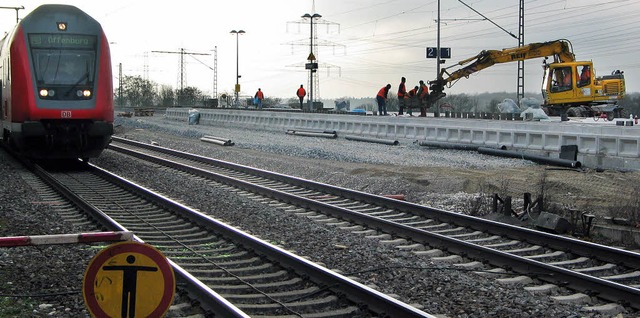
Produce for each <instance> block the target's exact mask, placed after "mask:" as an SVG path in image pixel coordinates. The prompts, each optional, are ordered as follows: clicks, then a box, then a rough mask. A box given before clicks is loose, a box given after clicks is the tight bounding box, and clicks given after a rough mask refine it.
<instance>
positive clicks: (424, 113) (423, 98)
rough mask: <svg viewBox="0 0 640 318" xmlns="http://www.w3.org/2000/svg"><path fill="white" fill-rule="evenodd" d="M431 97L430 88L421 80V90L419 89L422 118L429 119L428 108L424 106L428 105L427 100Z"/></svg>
mask: <svg viewBox="0 0 640 318" xmlns="http://www.w3.org/2000/svg"><path fill="white" fill-rule="evenodd" d="M428 96H429V87H427V84H425V83H424V81H423V80H420V88H419V89H418V98H420V117H427V107H426V105H423V103H426V99H427V97H428Z"/></svg>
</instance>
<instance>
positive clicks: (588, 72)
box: [580, 69, 591, 82]
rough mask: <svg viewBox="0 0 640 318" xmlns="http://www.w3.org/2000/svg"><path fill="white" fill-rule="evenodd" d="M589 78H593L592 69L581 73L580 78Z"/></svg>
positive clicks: (582, 79) (583, 79) (584, 79)
mask: <svg viewBox="0 0 640 318" xmlns="http://www.w3.org/2000/svg"><path fill="white" fill-rule="evenodd" d="M589 78H591V71H590V70H588V69H587V70H584V72H582V74H580V80H581V81H584V82H586V81H588V80H589Z"/></svg>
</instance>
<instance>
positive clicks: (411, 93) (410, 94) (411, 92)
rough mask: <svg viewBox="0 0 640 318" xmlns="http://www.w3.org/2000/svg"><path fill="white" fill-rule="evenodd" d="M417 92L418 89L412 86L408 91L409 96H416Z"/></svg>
mask: <svg viewBox="0 0 640 318" xmlns="http://www.w3.org/2000/svg"><path fill="white" fill-rule="evenodd" d="M417 92H418V90H417V89H415V88H414V89H412V90H410V91H409V96H416V93H417Z"/></svg>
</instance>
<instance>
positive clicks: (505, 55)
mask: <svg viewBox="0 0 640 318" xmlns="http://www.w3.org/2000/svg"><path fill="white" fill-rule="evenodd" d="M547 56H553V57H554V62H573V61H575V55H574V54H573V52H572V49H571V43H570V42H569V41H567V40H557V41H550V42H542V43H531V44H527V45H524V46H521V47H515V48H508V49H503V50H483V51H482V52H480V53H479V54H478V55H476V56H473V57H471V58H468V59H466V60H462V61H460V62H458V63H457V64H456V65H454V66H451V67H448V68H443V69H442V70H441V71H440V74H438V78H437V79H436V80H434V81H430V82H429V85H430V91H431V92H430V94H429V102H430V103H433V102H435V101H436V100H438V99H440V98H442V97H444V96H445V95H446V94H444V88H445V86H447V87H451V86H452V85H453V84H454V83H455V81H457V80H459V79H461V78H463V77H464V78H468V77H469V75H471V74H473V73H475V72H478V71H480V70H482V69H485V68H487V67H490V66H492V65H494V64H498V63H507V62H514V61H524V60H528V59H533V58H539V57H547ZM458 66H461V67H460V68H458V69H456V70H454V71H449V69H451V68H454V67H458Z"/></svg>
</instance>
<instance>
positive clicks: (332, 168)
mask: <svg viewBox="0 0 640 318" xmlns="http://www.w3.org/2000/svg"><path fill="white" fill-rule="evenodd" d="M116 123H117V125H118V127H117V129H116V134H117V135H118V136H120V137H126V138H130V139H134V140H138V141H142V142H149V143H150V142H154V143H157V144H159V145H161V146H165V147H168V148H175V149H179V150H184V151H188V152H194V153H198V154H201V155H204V156H209V157H213V158H216V159H221V160H227V161H232V162H237V163H242V164H246V165H251V166H256V167H259V168H263V169H267V170H271V171H276V172H281V173H286V174H291V175H295V176H299V177H303V178H307V179H312V180H316V181H320V182H326V183H330V184H334V185H338V186H343V187H347V188H353V189H357V190H361V191H365V192H370V193H375V194H404V195H406V197H407V199H408V200H409V201H412V202H416V203H421V204H429V205H432V206H436V207H441V208H445V209H448V210H456V209H458V210H467V209H468V204H469V202H476V201H478V200H481V199H480V198H479V196H478V192H479V191H478V189H481V188H483V187H485V186H487V185H485V184H483V183H482V182H481V181H476V180H482V179H483V178H484V179H492V178H495V180H498V181H500V180H501V179H500V178H499V176H498V177H496V176H495V175H496V171H508V172H510V173H514V174H518V173H520V172H521V171H524V170H527V169H529V170H537V172H540V171H542V170H540V167H539V166H537V165H534V164H532V163H531V162H528V161H523V160H516V159H505V158H494V157H490V156H482V155H478V154H472V153H468V152H464V151H449V150H437V149H426V148H424V147H420V146H418V145H416V144H414V143H412V142H411V141H406V140H405V141H401V143H400V146H389V145H381V144H373V143H362V142H353V141H346V140H344V139H342V138H338V139H337V140H329V139H324V138H310V137H300V136H291V135H286V134H285V132H282V131H269V130H254V129H249V128H247V127H236V128H234V127H215V126H214V127H207V126H199V125H192V126H189V125H187V123H186V121H185V122H174V121H167V120H165V119H164V118H162V117H161V116H155V117H142V118H118V119H117V121H116ZM204 135H213V136H221V137H226V138H230V139H231V140H232V141H233V142H234V143H235V146H231V147H222V146H216V145H212V144H208V143H203V142H200V141H199V139H198V138H200V137H202V136H204ZM92 162H93V163H95V164H96V165H98V166H101V167H104V168H105V169H108V170H110V171H113V172H114V173H116V174H119V175H122V176H124V177H126V178H130V179H133V180H134V181H135V182H137V183H139V184H141V185H144V186H146V187H148V188H150V189H152V190H154V191H158V192H160V193H163V194H165V195H168V196H170V197H172V198H174V199H176V200H178V201H181V202H183V203H185V204H187V205H189V206H192V207H194V208H196V209H198V210H200V211H202V212H204V213H208V214H210V215H212V216H214V217H216V218H218V219H220V220H223V221H225V222H228V223H230V224H232V225H234V226H237V227H240V228H242V229H243V230H245V231H247V232H250V233H252V234H254V235H256V236H258V237H260V238H262V239H264V240H267V241H269V242H271V243H273V244H277V245H280V246H282V247H284V248H286V249H288V250H291V251H294V252H295V253H297V254H299V255H303V256H307V257H309V258H310V259H311V260H313V261H315V262H319V263H322V264H324V265H325V266H326V267H328V268H330V269H335V270H339V271H340V272H342V273H344V274H347V275H349V276H354V277H356V278H357V279H358V280H360V281H361V282H362V283H365V284H367V285H371V286H374V287H376V288H377V289H379V290H381V291H382V292H385V293H388V294H393V295H397V296H398V297H399V299H400V300H402V301H404V302H407V303H411V304H416V305H418V306H419V307H421V308H423V310H424V311H426V312H429V313H432V314H442V315H446V316H449V317H552V316H557V317H599V315H598V314H595V313H587V312H584V311H582V310H581V309H580V307H577V306H571V305H560V304H558V303H556V302H554V301H553V300H551V299H550V298H548V297H544V296H532V295H530V294H528V293H527V292H526V291H524V290H523V289H522V286H513V287H511V286H503V285H501V284H499V283H497V282H496V281H495V279H493V278H491V277H484V276H480V275H476V274H473V273H469V272H467V271H463V270H458V269H454V268H453V266H450V265H445V264H436V263H432V262H431V261H430V260H429V259H428V258H416V257H414V256H413V255H412V254H410V253H409V252H403V251H398V250H397V249H395V248H393V247H392V246H387V245H382V244H379V243H378V241H377V240H375V239H367V238H365V237H363V236H361V235H355V234H351V233H349V232H346V231H343V230H340V229H337V228H335V227H332V226H328V225H325V224H319V223H314V222H310V221H308V220H307V219H306V218H304V217H303V216H298V215H295V214H291V213H289V212H285V211H283V210H280V209H277V208H273V207H269V206H268V205H265V204H262V203H258V202H255V201H252V200H251V199H248V198H246V197H243V196H238V195H234V194H230V193H229V192H228V191H226V190H225V189H224V187H220V186H219V185H216V184H211V183H207V182H205V181H202V180H199V179H193V178H190V177H188V176H185V175H183V174H179V173H175V172H171V171H169V170H163V169H160V170H159V169H158V167H157V166H155V165H151V164H140V163H135V162H134V161H133V160H132V159H130V158H128V157H126V156H123V155H119V154H115V153H113V152H110V151H106V152H105V153H103V155H102V156H101V157H100V158H98V159H95V160H92ZM0 169H1V170H0V171H2V177H0V178H3V179H2V181H4V182H5V184H11V187H6V189H4V190H3V192H2V200H1V201H0V203H1V204H2V209H0V234H1V235H3V236H8V235H34V234H50V233H74V232H82V231H85V230H87V229H81V228H80V229H79V228H74V227H73V226H71V225H69V224H67V223H65V222H62V221H61V220H60V219H59V218H56V217H52V216H53V215H55V211H53V210H52V209H51V207H49V206H46V205H42V204H37V201H38V200H39V199H38V198H37V197H38V196H37V193H34V191H33V189H31V187H30V185H29V184H28V183H27V182H25V181H24V177H23V176H22V175H21V172H20V169H19V168H18V167H16V166H15V165H13V164H11V163H10V162H8V161H6V160H3V161H2V165H1V167H0ZM454 170H455V171H457V172H456V173H451V171H454ZM159 172H160V173H159ZM460 172H464V173H466V174H469V175H471V174H472V173H473V174H474V175H480V176H481V177H483V178H480V179H477V178H475V177H474V178H473V179H472V178H465V177H464V174H462V173H460ZM561 173H564V172H561ZM572 173H575V172H572ZM532 175H533V176H537V175H536V174H535V173H533V174H532ZM515 179H518V178H515ZM520 179H522V180H524V181H523V182H520V181H519V179H518V180H516V181H511V183H510V184H508V187H509V188H511V189H514V188H515V190H514V191H518V190H520V188H523V189H524V188H526V187H527V186H526V184H527V183H532V182H531V181H529V179H531V178H526V177H522V178H520ZM498 181H496V183H499V182H498ZM505 182H506V181H505ZM583 182H584V181H583ZM521 184H524V185H521ZM16 198H21V199H20V200H17V199H16ZM32 198H33V199H32ZM16 211H27V213H16ZM483 213H486V209H485V212H483ZM46 249H49V247H47V248H46ZM51 249H53V251H51V252H49V251H48V250H47V251H45V252H42V251H43V250H45V249H43V248H27V247H25V248H10V249H8V248H0V256H2V257H0V270H2V273H3V275H2V276H3V278H2V279H0V282H1V283H2V286H3V289H2V293H3V294H4V295H7V294H16V293H21V294H24V293H31V292H40V291H41V289H44V288H42V287H41V285H43V284H53V286H54V287H62V289H63V290H73V289H76V290H78V291H79V290H80V286H81V279H82V274H83V271H84V268H85V267H86V264H88V262H89V260H90V258H91V257H92V255H93V254H94V253H95V252H94V251H92V250H91V249H88V248H86V246H65V247H51ZM55 249H60V250H62V251H63V252H56V250H55ZM30 250H31V251H32V250H36V252H35V253H36V254H38V255H39V258H36V261H32V260H31V258H34V257H35V256H34V255H33V254H31V253H33V252H29V251H30ZM43 260H44V261H43ZM50 264H58V266H53V272H52V273H50V274H47V277H46V278H45V277H39V276H38V275H37V274H35V275H34V273H38V272H39V271H40V269H41V268H42V267H51V266H50ZM55 268H64V269H65V270H64V271H62V270H60V271H58V272H56V271H55ZM7 269H9V270H11V271H13V272H11V274H10V275H5V270H7ZM47 270H48V271H52V269H51V268H47ZM9 282H12V284H11V285H10V284H8V283H9ZM45 282H46V283H45ZM52 282H53V283H52ZM78 282H80V285H78ZM16 284H21V285H23V286H29V287H30V289H28V290H22V289H16V288H15V286H16ZM12 286H13V287H12ZM16 299H17V300H18V302H15V301H14V300H16ZM0 301H4V302H5V303H6V302H13V303H21V304H22V303H24V304H25V306H24V307H25V308H27V309H25V310H26V311H23V312H21V314H15V315H11V314H9V315H8V317H13V316H15V317H21V316H24V314H25V313H28V315H27V316H32V317H45V316H46V317H84V316H87V312H86V310H85V309H84V308H83V304H82V295H81V294H73V293H72V294H69V295H65V296H56V297H46V298H40V297H39V298H33V297H32V298H14V297H11V298H0ZM41 305H46V309H44V308H42V306H41ZM34 308H35V309H34ZM0 313H2V311H0ZM1 316H2V315H1V314H0V317H1Z"/></svg>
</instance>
